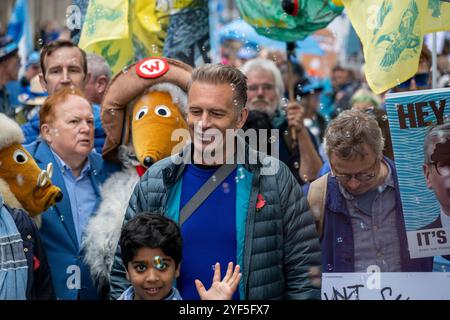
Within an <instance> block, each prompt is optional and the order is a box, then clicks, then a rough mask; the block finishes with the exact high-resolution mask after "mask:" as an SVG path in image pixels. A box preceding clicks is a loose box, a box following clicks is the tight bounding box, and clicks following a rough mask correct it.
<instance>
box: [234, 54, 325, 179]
mask: <svg viewBox="0 0 450 320" xmlns="http://www.w3.org/2000/svg"><path fill="white" fill-rule="evenodd" d="M241 70H242V72H243V73H244V74H245V75H246V76H247V97H248V99H247V107H248V109H249V110H250V111H252V110H259V111H263V112H264V113H266V114H267V115H268V116H269V118H270V120H271V122H272V126H273V128H274V129H278V130H279V131H280V145H279V155H280V160H281V161H283V162H284V163H285V164H286V165H288V167H289V169H290V170H291V172H292V173H293V174H294V176H295V177H296V179H297V181H298V182H299V183H300V184H303V183H305V182H308V181H312V180H314V179H315V178H316V176H317V173H318V172H319V170H320V168H321V166H322V160H321V158H320V156H319V153H318V146H316V145H315V144H314V142H313V141H314V136H312V134H311V133H310V132H309V131H308V129H307V128H306V127H305V125H304V123H303V120H304V110H303V107H302V106H301V105H300V104H299V103H298V102H297V101H290V102H287V101H286V103H285V106H281V105H282V98H283V93H284V84H283V79H282V75H281V72H280V70H279V69H278V68H277V66H276V65H275V63H273V62H272V61H270V60H266V59H253V60H250V61H248V62H247V63H245V64H244V65H243V66H242V68H241ZM283 108H284V109H283ZM290 128H293V129H294V130H295V134H296V137H295V138H296V144H294V143H292V141H291V133H290Z"/></svg>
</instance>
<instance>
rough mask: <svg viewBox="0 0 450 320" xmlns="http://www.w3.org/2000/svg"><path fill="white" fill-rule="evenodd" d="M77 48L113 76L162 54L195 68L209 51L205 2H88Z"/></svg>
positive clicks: (142, 0)
mask: <svg viewBox="0 0 450 320" xmlns="http://www.w3.org/2000/svg"><path fill="white" fill-rule="evenodd" d="M78 45H79V46H80V47H81V48H82V49H84V50H86V51H87V52H93V53H96V54H98V55H100V56H102V57H104V58H105V59H106V60H107V62H108V64H109V65H110V67H111V69H112V71H113V73H117V72H119V71H120V70H122V69H123V68H124V67H126V66H128V65H130V64H131V63H133V62H135V61H138V60H140V59H143V58H145V57H151V56H162V55H164V56H166V57H169V58H174V59H178V60H181V61H183V62H185V63H187V64H190V65H191V66H194V65H195V64H196V63H200V62H199V61H200V60H202V59H204V60H206V53H207V52H208V51H209V27H208V3H207V0H184V1H180V0H173V1H156V0H90V1H89V5H88V7H87V11H86V15H85V17H84V23H83V27H82V30H81V36H80V41H79V43H78Z"/></svg>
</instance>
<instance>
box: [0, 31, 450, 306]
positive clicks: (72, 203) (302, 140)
mask: <svg viewBox="0 0 450 320" xmlns="http://www.w3.org/2000/svg"><path fill="white" fill-rule="evenodd" d="M0 49H1V50H0V53H1V55H0V112H1V113H4V114H6V115H7V116H9V117H10V118H12V119H15V120H16V121H17V122H18V123H20V124H22V130H23V133H24V136H25V144H26V149H27V150H28V152H29V153H30V155H31V156H32V157H33V158H34V159H35V160H36V162H37V164H38V165H39V166H40V167H41V168H46V167H47V166H48V164H49V163H53V165H54V174H53V178H52V181H53V183H54V184H55V185H56V186H58V187H59V188H60V189H61V191H62V194H63V198H62V201H61V202H59V203H57V204H56V205H55V206H53V207H51V208H50V209H48V210H47V211H45V212H42V213H41V217H42V221H41V223H40V226H39V231H33V236H32V237H31V236H29V237H30V238H27V237H28V236H25V234H24V233H23V232H18V231H17V229H21V226H20V225H19V224H18V223H17V218H16V216H17V214H14V212H15V211H14V209H13V208H9V207H8V206H6V205H4V204H3V205H2V207H1V215H0V217H1V219H2V221H8V226H9V228H3V227H0V239H3V238H2V237H5V236H8V235H16V236H17V234H20V235H21V237H22V238H25V239H23V241H27V240H28V241H33V243H34V248H35V249H36V252H38V253H36V257H37V256H39V260H38V261H39V264H36V263H34V265H30V264H29V263H28V268H29V269H31V268H32V269H33V272H34V273H40V276H39V277H37V276H36V277H28V278H24V276H25V274H24V273H23V272H20V271H21V270H22V269H23V268H24V267H26V266H25V265H24V263H23V261H22V262H21V261H19V258H16V260H14V259H13V258H11V257H10V258H11V259H12V261H4V259H3V256H2V258H1V259H2V260H0V263H1V265H2V269H1V270H0V274H2V273H4V274H6V275H8V274H9V275H11V274H12V273H16V275H17V277H15V278H14V277H9V278H8V279H9V282H8V283H6V285H5V284H3V285H2V286H0V297H7V298H9V299H23V298H27V299H54V298H57V299H70V300H77V299H79V300H84V299H119V300H162V299H165V300H179V299H182V298H183V299H252V300H253V299H257V300H263V299H320V281H317V280H318V279H319V280H320V270H322V272H366V270H367V269H368V268H369V267H370V266H373V265H376V266H378V267H379V269H380V271H382V272H430V271H432V270H433V258H432V257H429V258H417V259H411V258H410V256H409V252H408V246H407V240H406V229H405V224H404V220H403V219H404V217H403V211H402V205H401V201H400V191H399V183H398V179H397V175H396V166H395V159H394V153H393V150H392V143H391V137H390V130H389V123H388V120H387V116H386V110H385V107H384V103H383V95H381V96H378V95H375V94H374V93H372V92H371V91H370V89H369V88H368V86H367V85H366V84H365V82H364V79H357V78H356V77H355V75H354V73H353V71H352V70H351V69H349V68H344V67H342V66H335V67H334V68H333V69H332V71H331V85H328V86H327V85H326V83H325V82H323V81H321V80H319V79H314V78H312V77H307V76H305V75H304V74H302V75H301V76H299V77H298V79H297V81H296V84H295V96H296V97H297V99H295V100H294V101H290V100H288V99H286V97H285V96H286V91H287V85H289V83H286V75H285V71H284V72H283V69H280V67H279V66H278V65H277V64H276V63H274V62H273V61H271V60H269V59H265V58H261V57H257V58H253V59H249V60H248V61H244V62H243V63H242V65H241V66H240V67H239V68H236V67H233V66H230V65H223V64H206V65H203V66H200V67H197V68H195V69H194V70H193V72H192V75H191V79H190V82H189V85H188V91H187V98H188V107H187V110H186V119H185V120H186V122H187V125H188V128H189V132H190V134H191V138H192V141H193V142H192V143H188V144H187V145H186V146H185V147H184V148H183V150H182V151H181V153H180V154H175V155H173V156H172V157H169V158H166V159H163V160H161V161H158V162H156V163H154V164H151V165H150V166H149V167H148V168H147V170H146V173H145V174H144V175H143V176H142V177H141V179H140V181H139V183H138V184H137V186H136V188H135V190H134V192H133V194H132V196H131V199H130V200H129V203H128V208H127V210H126V214H125V220H124V223H123V229H122V232H121V237H120V241H119V243H118V244H117V252H116V255H115V258H114V262H113V264H112V269H111V283H110V286H109V287H105V286H99V285H98V284H97V283H95V281H93V279H92V277H91V274H90V270H89V265H88V264H87V263H86V261H85V260H84V250H83V245H84V244H83V240H84V232H85V229H86V226H87V224H88V222H89V220H90V219H91V218H92V217H93V216H94V215H95V212H96V210H97V208H98V206H99V203H100V202H101V200H102V195H101V192H100V188H101V186H102V183H103V182H104V181H105V180H106V178H107V177H109V176H110V175H111V174H114V172H116V171H118V170H119V167H118V165H116V164H114V163H111V162H109V161H108V160H106V159H103V158H102V155H101V154H102V148H103V145H104V141H105V137H106V133H105V130H104V128H103V127H102V122H101V117H100V113H101V104H102V98H103V96H104V94H105V92H106V89H107V87H108V83H109V82H110V80H111V77H112V75H111V71H110V69H109V67H108V64H107V63H106V61H105V60H104V59H103V58H102V57H100V56H97V55H94V54H86V53H85V52H84V51H83V50H82V49H80V48H79V47H78V46H77V45H75V44H74V43H72V42H71V41H69V40H55V41H52V42H50V43H48V44H46V45H45V46H44V47H43V48H42V50H41V51H40V52H33V53H32V54H31V55H30V56H29V57H28V59H27V61H28V62H27V65H26V68H25V70H26V71H25V74H24V76H23V77H22V78H21V79H20V81H19V83H20V85H21V86H22V87H23V90H22V93H21V94H20V96H18V97H17V98H18V99H19V100H20V101H21V102H22V107H21V108H12V107H11V105H10V102H9V101H10V97H9V95H10V94H9V93H8V90H7V87H6V86H5V84H6V83H7V82H9V81H18V71H19V67H20V63H19V56H18V47H17V44H16V43H15V42H14V41H13V39H11V38H8V37H7V36H2V37H1V38H0ZM277 62H278V63H280V61H277ZM283 63H286V61H281V64H283ZM297 63H298V62H297ZM300 68H301V67H300V66H297V70H300ZM294 69H295V68H294ZM430 69H431V54H430V52H429V50H428V49H427V48H426V47H425V46H424V47H423V49H422V54H421V57H420V62H419V68H418V71H417V73H416V75H414V76H413V77H412V78H411V79H409V80H407V81H405V82H403V83H399V84H398V85H397V86H396V87H394V88H392V89H391V91H392V92H401V91H407V90H418V89H427V88H430V86H431V76H430ZM448 71H449V70H448V69H447V72H448ZM442 73H443V76H444V73H445V71H443V72H442ZM441 82H442V83H443V85H444V86H445V85H446V86H449V83H448V81H447V83H446V84H445V83H444V81H441ZM33 110H34V111H33ZM200 122H201V123H202V127H201V130H202V131H201V132H200V133H198V132H197V124H198V123H200ZM209 129H215V130H217V131H219V132H220V133H222V134H223V136H226V134H227V131H229V130H231V131H233V132H234V131H237V130H239V129H244V130H249V129H256V130H260V129H267V130H274V129H276V130H278V132H279V133H280V134H279V135H278V138H277V139H273V137H269V138H268V141H266V144H265V145H264V147H263V146H261V144H260V145H259V147H261V149H263V150H264V151H266V154H261V153H259V154H258V157H257V158H258V161H257V162H256V163H251V162H250V161H249V160H248V159H250V158H251V157H250V154H252V153H255V152H258V151H257V150H254V149H253V148H252V147H250V146H249V145H248V144H247V143H246V140H245V139H241V138H240V137H239V136H238V137H236V138H235V139H232V140H227V139H223V141H222V142H221V144H219V145H215V146H216V147H217V146H219V148H220V149H221V150H220V151H223V152H222V153H221V155H222V157H215V158H214V161H213V162H212V163H211V161H195V160H194V161H192V162H189V163H184V162H183V161H181V160H180V159H183V158H184V157H185V155H186V154H189V155H190V154H195V153H196V152H198V153H204V152H205V150H207V149H208V147H210V146H211V145H214V143H215V141H211V140H210V139H207V137H205V135H206V132H207V130H209ZM430 132H431V133H430V138H429V140H427V141H431V142H430V143H427V145H426V147H425V160H424V174H425V176H426V179H427V183H428V186H429V187H430V188H433V190H434V191H435V192H436V194H437V197H438V198H439V199H442V202H441V206H442V212H443V213H444V214H443V215H441V216H440V217H441V219H440V220H439V221H436V224H440V225H441V226H442V225H443V224H445V225H448V223H449V221H450V218H448V216H450V204H449V203H448V202H449V199H450V188H449V187H448V179H450V169H449V163H450V157H449V156H450V152H449V150H450V148H449V147H448V146H449V143H450V130H449V125H448V123H446V124H443V125H440V126H435V127H434V128H433V129H432V130H431V131H430ZM434 132H439V135H438V136H437V135H436V134H433V133H434ZM198 134H199V135H200V139H198V140H197V141H196V139H194V136H195V135H198ZM0 136H1V132H0ZM443 141H444V142H443ZM229 144H231V145H229ZM438 144H443V146H439V148H441V149H442V150H443V151H442V150H441V151H440V152H437V151H435V148H432V147H431V146H432V145H433V146H436V150H437V145H438ZM445 146H447V147H445ZM230 150H231V151H230ZM237 150H245V155H246V156H245V157H244V159H245V160H244V161H241V162H238V161H237V157H236V161H235V162H234V163H233V164H230V163H228V162H227V163H226V161H225V160H226V159H228V158H227V157H229V156H231V157H232V158H233V157H234V154H235V153H236V152H237ZM274 150H276V151H277V152H273V151H274ZM230 152H231V154H230ZM177 157H178V159H177ZM194 159H196V158H195V157H194ZM274 163H276V166H275V167H277V170H275V171H274V172H271V173H270V174H267V172H268V170H267V169H268V168H269V167H271V166H272V165H273V164H274ZM0 166H1V163H0ZM0 169H1V168H0ZM269 171H270V170H269ZM444 178H445V179H447V183H446V184H445V183H444V182H442V181H443V179H444ZM439 179H441V180H439ZM217 180H218V181H217ZM434 181H440V182H439V183H441V185H442V186H441V188H440V189H438V188H436V187H434V184H433V183H434ZM218 185H222V186H223V185H226V186H227V188H218V187H217V186H218ZM205 186H208V188H205ZM225 189H226V190H225ZM0 197H1V196H0ZM9 215H10V216H12V217H13V218H16V222H15V223H13V222H11V219H10V218H8V216H9ZM8 219H9V220H8ZM13 221H14V219H13ZM28 228H31V229H32V230H34V229H33V228H34V227H33V226H29V227H28ZM36 230H37V229H36ZM30 239H31V240H30ZM0 241H1V240H0ZM5 245H11V246H12V244H11V243H5ZM14 250H19V251H20V250H21V248H17V247H15V248H14ZM22 250H24V249H23V248H22ZM27 251H28V250H27ZM444 258H445V257H444ZM22 260H23V259H22ZM7 262H8V263H9V264H10V268H8V269H4V268H3V264H5V263H7ZM42 270H45V275H46V276H43V275H42ZM222 275H224V276H223V278H222ZM49 277H51V283H50V281H49ZM0 279H2V278H1V277H0ZM24 279H27V280H25V283H26V285H24ZM33 279H34V281H33ZM174 283H176V285H174ZM37 288H39V289H37ZM207 288H209V289H207ZM36 290H38V291H39V290H42V292H38V293H37V294H36ZM31 293H33V294H31Z"/></svg>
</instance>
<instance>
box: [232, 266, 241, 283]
mask: <svg viewBox="0 0 450 320" xmlns="http://www.w3.org/2000/svg"><path fill="white" fill-rule="evenodd" d="M240 271H241V267H240V266H239V265H236V267H235V268H234V271H233V275H232V276H231V279H230V285H233V283H234V282H235V281H236V279H237V278H239V279H240V275H241V273H240ZM237 282H238V283H239V280H238V281H237Z"/></svg>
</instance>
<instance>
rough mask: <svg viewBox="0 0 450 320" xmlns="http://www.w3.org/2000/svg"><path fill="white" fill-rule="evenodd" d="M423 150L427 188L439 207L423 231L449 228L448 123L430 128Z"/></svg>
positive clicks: (449, 143) (449, 154) (449, 137)
mask: <svg viewBox="0 0 450 320" xmlns="http://www.w3.org/2000/svg"><path fill="white" fill-rule="evenodd" d="M423 148H424V156H425V159H424V160H425V161H424V164H423V173H424V175H425V179H426V184H427V188H428V189H432V190H433V192H434V194H435V196H436V199H437V200H438V201H439V204H440V207H441V211H440V214H439V215H438V217H437V219H436V220H435V221H433V222H432V223H431V224H429V225H428V226H426V227H425V228H424V229H434V228H450V122H446V123H444V124H442V125H438V126H435V127H433V128H431V130H430V131H428V133H427V135H426V136H425V140H424V145H423Z"/></svg>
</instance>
